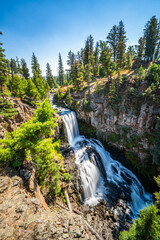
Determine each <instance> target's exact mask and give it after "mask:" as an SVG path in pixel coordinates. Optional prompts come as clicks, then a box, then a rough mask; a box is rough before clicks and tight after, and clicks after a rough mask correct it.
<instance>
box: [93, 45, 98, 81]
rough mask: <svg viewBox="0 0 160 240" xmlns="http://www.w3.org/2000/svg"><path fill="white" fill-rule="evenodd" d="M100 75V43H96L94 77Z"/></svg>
mask: <svg viewBox="0 0 160 240" xmlns="http://www.w3.org/2000/svg"><path fill="white" fill-rule="evenodd" d="M98 76H99V43H98V42H97V43H96V47H95V51H94V77H98Z"/></svg>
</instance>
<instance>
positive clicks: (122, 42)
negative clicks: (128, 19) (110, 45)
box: [117, 21, 127, 68]
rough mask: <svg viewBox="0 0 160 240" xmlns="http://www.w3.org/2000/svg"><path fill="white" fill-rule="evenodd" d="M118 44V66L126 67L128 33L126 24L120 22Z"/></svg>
mask: <svg viewBox="0 0 160 240" xmlns="http://www.w3.org/2000/svg"><path fill="white" fill-rule="evenodd" d="M117 32H118V35H117V36H118V43H117V64H118V67H119V68H122V67H124V66H125V50H126V41H127V39H126V32H125V28H124V23H123V22H122V21H120V22H119V25H118V30H117Z"/></svg>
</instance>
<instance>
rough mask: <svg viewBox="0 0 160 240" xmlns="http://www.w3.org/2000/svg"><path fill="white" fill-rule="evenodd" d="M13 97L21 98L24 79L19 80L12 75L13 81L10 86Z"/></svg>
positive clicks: (24, 84)
mask: <svg viewBox="0 0 160 240" xmlns="http://www.w3.org/2000/svg"><path fill="white" fill-rule="evenodd" d="M11 86H12V93H13V95H14V96H17V97H23V96H24V94H25V86H26V83H25V79H23V80H22V79H21V78H20V77H19V76H18V75H14V81H13V82H12V84H11Z"/></svg>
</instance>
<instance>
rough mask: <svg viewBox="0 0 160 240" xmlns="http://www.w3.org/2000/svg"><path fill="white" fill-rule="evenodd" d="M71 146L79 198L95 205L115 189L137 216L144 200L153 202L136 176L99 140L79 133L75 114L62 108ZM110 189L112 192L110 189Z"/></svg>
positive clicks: (109, 197)
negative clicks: (78, 184) (75, 167)
mask: <svg viewBox="0 0 160 240" xmlns="http://www.w3.org/2000/svg"><path fill="white" fill-rule="evenodd" d="M60 115H61V117H62V119H63V121H64V123H65V126H66V131H67V137H68V142H69V144H70V146H71V147H72V148H73V150H74V153H75V157H76V164H77V165H78V169H79V175H80V178H81V185H82V190H83V191H82V192H83V193H82V196H81V197H82V199H83V201H84V202H85V203H87V204H89V205H96V204H97V203H98V201H99V200H100V199H107V200H108V201H109V200H110V199H112V197H113V195H115V192H116V193H117V194H118V195H119V196H120V195H122V194H123V195H124V197H125V198H126V199H127V202H128V204H129V205H130V207H131V209H132V213H133V215H134V216H136V215H137V214H138V212H139V210H140V209H141V208H143V207H145V205H146V203H148V204H150V203H151V202H152V196H151V194H148V193H146V192H145V190H144V188H143V186H142V185H141V183H140V182H139V180H138V179H137V177H136V176H135V175H134V174H133V173H132V172H131V171H130V170H128V169H127V168H125V167H124V166H122V164H121V163H119V162H118V161H115V160H113V159H112V158H111V156H110V154H109V153H108V152H107V151H106V150H105V149H104V147H103V145H102V144H101V142H100V141H98V140H95V139H86V138H85V137H84V136H80V135H79V129H78V123H77V119H76V114H75V113H74V112H73V111H70V110H65V111H61V113H60ZM113 188H114V189H115V192H113Z"/></svg>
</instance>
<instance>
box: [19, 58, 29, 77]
mask: <svg viewBox="0 0 160 240" xmlns="http://www.w3.org/2000/svg"><path fill="white" fill-rule="evenodd" d="M21 71H22V75H23V77H24V78H25V79H26V80H28V79H29V69H28V67H27V63H26V61H25V60H24V59H23V58H21Z"/></svg>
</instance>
